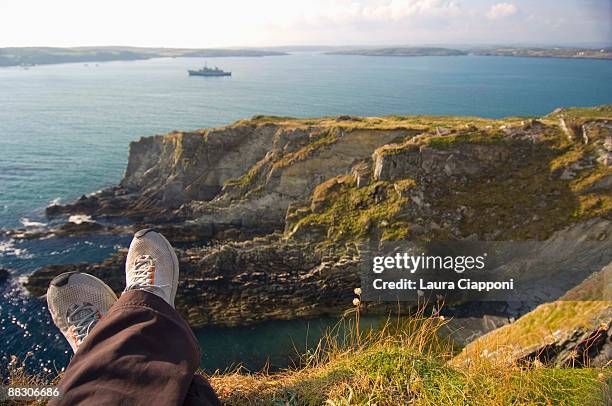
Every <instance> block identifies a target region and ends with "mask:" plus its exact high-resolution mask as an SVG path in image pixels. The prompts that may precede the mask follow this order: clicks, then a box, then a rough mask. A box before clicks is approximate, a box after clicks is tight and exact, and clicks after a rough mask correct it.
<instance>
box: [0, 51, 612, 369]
mask: <svg viewBox="0 0 612 406" xmlns="http://www.w3.org/2000/svg"><path fill="white" fill-rule="evenodd" d="M206 62H208V65H209V66H211V65H218V66H220V67H222V68H223V69H225V70H230V71H232V72H233V74H232V76H231V77H225V78H204V77H189V76H188V75H187V72H186V71H187V69H190V68H197V67H201V66H203V65H204V64H205V63H206ZM604 103H612V61H604V60H571V59H552V58H508V57H479V56H461V57H416V58H400V57H363V56H331V55H322V54H313V53H300V54H293V55H289V56H277V57H265V58H214V59H213V58H210V59H208V61H205V60H204V59H200V58H176V59H172V58H168V59H153V60H147V61H131V62H106V63H88V64H83V63H78V64H62V65H47V66H36V67H33V68H30V69H23V68H19V67H9V68H0V228H5V229H8V228H16V227H28V228H36V227H45V226H46V225H47V220H46V219H45V218H44V216H43V211H44V208H45V207H46V206H47V205H49V204H50V203H51V202H69V201H71V200H73V199H75V198H76V197H78V196H80V195H81V194H84V193H89V192H93V191H96V190H99V189H101V188H103V187H106V186H110V185H113V184H116V183H117V182H118V181H119V180H120V179H121V176H122V173H123V171H124V169H125V164H126V161H127V150H128V144H129V142H130V141H132V140H135V139H138V138H139V137H141V136H146V135H152V134H162V133H165V132H168V131H171V130H175V129H176V130H189V129H195V128H202V127H211V126H221V125H225V124H228V123H231V122H233V121H235V120H238V119H242V118H247V117H251V116H253V115H256V114H270V115H283V116H293V117H317V116H324V115H338V114H354V115H367V116H377V115H390V114H398V115H411V114H440V115H473V116H485V117H503V116H515V115H521V116H533V115H543V114H546V113H548V112H550V111H552V110H554V109H555V108H556V107H559V106H593V105H598V104H604ZM128 243H129V236H120V237H95V238H87V239H85V238H62V239H58V238H49V239H46V240H42V241H30V242H19V241H13V240H10V239H2V238H1V237H0V268H6V269H9V270H10V272H11V275H12V278H11V279H10V281H9V282H8V283H6V284H4V285H3V286H0V371H3V370H4V366H5V365H6V363H7V362H8V361H9V356H10V355H11V354H15V355H18V356H20V357H21V358H27V359H26V361H25V363H26V365H27V366H28V368H30V369H33V370H41V371H44V370H55V369H61V368H62V367H64V366H65V365H66V364H67V361H68V359H69V354H68V351H69V347H68V345H67V343H65V342H64V339H63V337H61V335H60V334H59V332H58V331H57V330H56V329H55V327H54V326H53V324H52V323H51V319H50V317H49V315H48V312H47V309H46V306H45V304H44V301H41V300H38V299H35V298H30V297H28V296H27V295H25V294H24V292H23V290H22V288H21V287H20V278H21V277H23V276H26V275H27V274H28V273H30V272H32V271H33V270H35V269H36V268H37V267H40V266H43V265H48V264H55V263H73V262H94V261H100V260H102V259H104V258H105V257H106V256H107V255H108V254H110V253H111V252H113V251H115V250H116V249H118V248H119V247H123V246H126V244H128ZM120 271H121V270H118V272H120ZM349 305H350V304H349ZM335 321H336V320H335V319H333V318H323V319H318V320H311V321H288V322H269V323H264V324H261V325H258V326H254V327H249V328H241V329H240V328H239V329H204V330H201V331H198V332H197V334H198V337H199V338H200V341H201V343H202V347H203V352H204V354H205V355H204V356H203V359H202V366H203V367H205V368H206V369H208V370H209V371H214V370H216V369H221V370H223V369H225V368H227V367H228V366H231V365H236V364H237V363H240V362H244V363H246V365H247V366H248V367H249V368H251V369H258V368H261V367H262V366H263V365H264V364H265V363H266V361H270V363H271V364H272V366H276V367H282V366H285V365H287V363H288V357H289V356H290V355H291V354H295V349H296V348H297V349H299V350H303V349H304V348H306V347H307V346H308V343H307V341H309V342H315V341H316V339H317V338H318V335H320V334H321V332H322V331H324V330H325V328H326V327H328V326H330V325H332V324H334V323H335ZM306 337H308V340H306Z"/></svg>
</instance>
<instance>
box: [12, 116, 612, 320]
mask: <svg viewBox="0 0 612 406" xmlns="http://www.w3.org/2000/svg"><path fill="white" fill-rule="evenodd" d="M558 114H563V115H564V117H566V119H567V120H568V122H569V121H570V119H571V122H572V123H573V122H576V123H578V124H577V125H578V126H579V128H580V129H581V130H580V131H582V134H583V135H584V133H585V131H586V135H587V138H588V141H587V142H585V141H584V139H582V138H580V137H578V138H576V137H570V138H571V139H568V137H567V136H566V135H565V134H564V130H563V128H562V125H561V124H560V121H559V116H558ZM611 115H612V113H610V114H608V110H606V109H604V110H593V111H591V110H588V111H586V112H583V111H582V110H580V111H576V112H575V111H573V110H563V111H562V112H558V113H555V114H553V115H551V116H547V117H543V118H541V119H539V120H522V119H515V118H509V119H504V120H489V119H478V118H462V117H426V116H420V117H384V118H376V117H370V118H359V117H350V116H346V117H337V118H322V119H285V118H275V117H256V118H253V119H252V120H245V121H241V122H238V123H235V124H233V125H230V126H227V127H224V128H219V129H207V130H200V131H193V132H173V133H170V134H167V135H165V136H155V137H145V138H143V139H141V140H140V141H137V142H134V143H132V144H131V145H130V153H129V161H128V167H127V169H126V173H125V176H124V179H123V180H122V182H121V183H120V184H119V185H118V186H116V187H113V188H109V189H106V190H103V191H100V192H98V193H94V194H92V195H87V196H83V197H81V198H80V199H78V200H77V201H76V202H74V203H73V204H70V205H66V206H51V207H49V208H48V210H47V213H48V214H49V215H65V214H71V215H73V214H88V215H90V216H91V218H92V221H91V222H87V224H84V225H83V224H80V225H77V224H68V225H65V226H61V227H58V229H56V230H50V231H49V233H55V234H57V235H74V234H79V235H82V234H86V233H102V232H104V233H130V232H133V231H134V230H135V229H137V228H141V227H145V226H154V227H156V228H157V229H159V230H160V231H161V232H162V233H164V234H165V235H167V236H168V237H169V239H170V241H171V242H172V243H174V244H176V243H181V244H182V245H181V246H182V248H181V249H179V250H178V251H179V257H180V261H181V269H182V273H181V281H180V284H181V285H180V288H179V292H180V293H179V296H178V297H177V308H179V310H181V312H182V313H183V314H184V315H185V317H187V318H188V320H189V321H190V322H191V323H192V324H193V325H206V324H224V325H236V324H245V323H252V322H256V321H259V320H266V319H275V318H293V317H307V316H316V315H320V314H326V313H336V312H339V311H340V310H342V309H345V308H346V307H347V305H350V300H351V299H352V289H353V288H354V287H355V286H357V284H358V279H359V278H358V275H357V271H356V266H357V262H358V260H359V257H358V254H357V253H356V252H355V251H354V250H353V249H352V248H350V247H353V246H354V244H355V243H356V242H359V241H363V240H374V241H378V240H398V239H404V240H411V241H417V242H418V241H435V240H458V239H461V240H464V239H481V240H551V239H554V236H556V235H558V234H557V233H563V232H566V233H568V232H570V231H571V230H573V231H571V232H575V233H577V234H575V235H574V234H572V235H573V236H574V237H572V238H576V239H581V238H583V237H585V236H586V235H587V234H589V233H591V232H592V231H593V230H600V229H602V230H600V231H602V233H603V234H602V233H600V234H601V235H599V234H598V235H597V236H595V237H593V238H594V239H595V240H598V239H600V240H601V241H608V240H609V239H610V235H612V232H610V230H609V228H610V225H609V224H610V211H611V209H612V193H611V190H610V182H609V179H610V176H611V175H612V172H611V168H610V166H609V165H608V163H607V162H608V161H607V157H608V155H609V153H610V148H608V147H609V145H608V144H610V142H609V140H610V139H611V138H610V137H612V134H611V127H610V125H609V123H610V116H611ZM577 117H578V118H577ZM566 126H567V123H566ZM585 129H586V130H585ZM114 217H128V218H130V219H131V220H132V223H130V224H129V225H125V224H122V223H118V222H117V223H113V218H114ZM594 222H595V223H597V224H594ZM99 225H102V228H100V227H99ZM587 229H588V230H587ZM568 230H570V231H568ZM275 232H278V233H275ZM9 235H11V236H13V238H18V236H19V235H23V236H26V235H27V233H25V234H24V233H21V231H18V232H11V233H9ZM261 236H265V237H261ZM211 242H214V243H215V244H218V245H214V246H210V243H211ZM553 246H554V244H551V247H553ZM570 248H571V247H570ZM551 250H554V248H551ZM549 251H550V250H549ZM573 252H575V250H574V251H573V250H572V249H568V250H567V252H566V254H568V255H572V254H571V253H573ZM596 254H597V253H594V254H593V255H596ZM124 256H125V254H124V253H119V254H117V255H115V256H113V257H111V258H109V259H108V260H107V261H105V262H103V263H101V264H88V265H85V264H81V265H78V264H77V265H62V266H51V267H45V268H43V269H41V270H39V271H37V272H35V273H34V274H33V275H32V276H31V277H30V281H29V283H28V288H29V289H30V290H31V291H32V292H33V293H34V294H36V295H39V294H42V293H44V290H45V289H46V284H47V283H48V281H49V280H50V278H52V277H53V276H54V275H56V274H58V273H61V272H63V271H66V270H71V269H80V270H84V271H87V272H92V273H94V274H96V275H98V276H101V277H102V278H103V279H105V280H108V281H110V283H111V286H113V288H115V289H117V290H120V289H121V288H122V283H123V277H122V276H121V275H122V273H121V272H120V271H119V270H120V269H122V267H123V264H122V261H123V257H124ZM536 257H537V255H535V254H534V258H536ZM584 276H586V275H582V274H581V275H580V277H582V278H583V277H584ZM560 282H563V283H562V284H561V285H559V286H557V285H556V284H551V286H553V287H555V289H556V291H555V292H556V293H555V294H556V295H557V296H558V295H559V294H562V293H563V292H564V289H567V288H568V287H571V286H574V285H575V284H576V283H578V282H579V281H573V280H572V281H569V280H566V281H560ZM570 282H571V283H570ZM553 296H554V295H552V293H551V295H548V296H547V297H542V298H538V300H540V301H543V300H548V299H549V298H550V297H553ZM538 303H539V302H538ZM524 311H526V310H520V312H524ZM521 314H522V313H521ZM502 317H503V315H502ZM476 324H478V323H476ZM485 327H486V326H482V328H480V327H478V330H482V331H483V332H484V331H486V328H485Z"/></svg>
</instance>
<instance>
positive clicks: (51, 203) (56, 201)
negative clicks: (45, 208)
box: [49, 197, 62, 206]
mask: <svg viewBox="0 0 612 406" xmlns="http://www.w3.org/2000/svg"><path fill="white" fill-rule="evenodd" d="M61 201H62V198H61V197H56V198H55V199H53V200H51V201H50V202H49V205H51V206H54V205H58V204H60V202H61Z"/></svg>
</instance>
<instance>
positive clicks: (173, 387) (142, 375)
mask: <svg viewBox="0 0 612 406" xmlns="http://www.w3.org/2000/svg"><path fill="white" fill-rule="evenodd" d="M76 275H78V277H77V276H76ZM83 277H85V278H86V277H89V278H93V277H91V276H89V275H83V274H73V276H69V277H68V278H67V279H66V278H65V277H64V279H65V280H64V281H63V282H62V280H60V282H62V283H63V286H71V285H74V286H72V288H71V292H70V294H68V290H66V289H64V290H62V289H58V287H57V286H56V285H57V283H56V282H57V281H56V280H54V281H52V282H51V286H50V288H49V292H48V300H49V301H50V303H51V302H58V303H60V302H61V303H64V302H65V303H67V304H66V305H63V307H64V308H67V307H70V306H75V305H76V306H78V305H79V303H81V302H84V295H81V294H80V293H78V292H81V291H84V289H83V288H82V286H81V285H82V284H80V283H78V282H79V281H80V279H82V278H83ZM58 278H62V276H60V277H58ZM58 278H56V279H58ZM177 278H178V261H176V256H175V255H174V251H173V250H172V247H171V246H170V244H168V242H167V241H166V240H165V239H164V238H163V237H162V236H161V235H160V234H158V233H155V232H151V231H148V230H143V231H141V232H139V233H137V234H136V236H135V238H134V240H133V241H132V244H131V246H130V251H129V253H128V259H127V264H126V285H127V286H126V291H125V292H124V293H123V294H122V296H121V298H120V299H119V300H118V301H116V302H115V303H114V304H113V305H112V306H111V307H110V308H109V309H103V308H102V307H104V306H101V305H100V309H95V305H94V306H91V307H93V308H94V309H93V310H94V314H96V312H97V314H99V315H101V316H102V317H98V318H97V319H95V321H94V322H93V323H92V324H89V325H88V326H87V327H86V331H87V332H88V334H86V335H85V337H82V339H81V340H80V341H78V342H77V345H76V346H75V347H73V348H75V350H76V349H78V351H76V353H75V355H74V357H73V358H72V360H71V362H70V365H69V366H68V368H67V369H66V372H65V374H64V376H63V378H62V380H61V382H60V388H61V389H62V392H63V398H62V399H61V400H59V401H58V402H57V404H66V405H74V404H96V405H99V404H113V405H115V404H126V405H127V404H129V405H132V404H134V405H140V404H142V405H149V406H150V405H152V404H154V405H157V404H163V405H178V404H183V403H184V402H185V403H188V404H218V403H219V401H218V399H217V397H216V396H215V394H214V392H213V390H212V388H210V385H208V383H207V382H206V381H205V380H203V379H202V378H201V377H197V376H196V377H194V372H195V371H196V369H197V367H198V364H199V359H200V354H199V347H198V343H197V340H196V338H195V336H194V335H193V333H192V331H191V329H190V328H189V326H188V325H187V323H185V321H183V319H182V318H181V317H180V316H179V315H178V313H177V312H176V311H175V310H174V308H173V304H174V303H173V302H174V295H175V294H176V284H177ZM94 279H95V278H94ZM96 280H97V279H96ZM97 281H98V282H99V283H101V284H102V285H103V286H99V288H100V291H101V292H105V291H107V288H108V287H106V285H104V284H103V282H101V281H99V280H97ZM68 303H70V306H68ZM97 303H98V302H97ZM100 303H101V302H100ZM103 304H104V305H107V304H108V302H104V303H103ZM49 309H50V311H51V312H52V314H53V317H54V321H55V320H56V319H58V320H59V319H61V318H62V316H61V314H65V309H63V308H62V309H59V307H58V306H54V307H52V306H51V305H50V307H49ZM73 321H74V320H73V318H71V319H70V320H67V322H66V323H64V324H63V325H62V324H61V323H59V324H58V323H56V324H57V325H58V327H60V329H62V326H63V327H64V330H66V331H68V330H71V331H72V330H74V328H75V327H74V326H72V325H70V323H71V322H73ZM73 324H74V323H73ZM94 325H95V328H94V327H93V326H94ZM82 328H83V327H81V329H82ZM62 332H64V331H62ZM65 335H66V334H65ZM67 337H69V335H68V336H67Z"/></svg>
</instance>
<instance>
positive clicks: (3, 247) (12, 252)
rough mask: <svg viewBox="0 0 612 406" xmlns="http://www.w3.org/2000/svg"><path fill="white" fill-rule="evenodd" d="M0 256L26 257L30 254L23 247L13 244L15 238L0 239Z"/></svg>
mask: <svg viewBox="0 0 612 406" xmlns="http://www.w3.org/2000/svg"><path fill="white" fill-rule="evenodd" d="M0 257H24V258H28V257H31V255H30V254H29V253H28V250H27V249H25V248H17V247H16V246H15V240H13V239H10V240H5V241H0Z"/></svg>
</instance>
